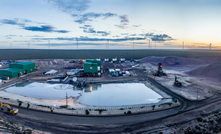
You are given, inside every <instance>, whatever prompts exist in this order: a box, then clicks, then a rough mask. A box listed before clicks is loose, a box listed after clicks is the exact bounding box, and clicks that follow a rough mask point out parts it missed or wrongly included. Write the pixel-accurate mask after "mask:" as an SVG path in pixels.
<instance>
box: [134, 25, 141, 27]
mask: <svg viewBox="0 0 221 134" xmlns="http://www.w3.org/2000/svg"><path fill="white" fill-rule="evenodd" d="M140 26H141V25H133V27H140Z"/></svg>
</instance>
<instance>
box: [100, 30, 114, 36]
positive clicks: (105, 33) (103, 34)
mask: <svg viewBox="0 0 221 134" xmlns="http://www.w3.org/2000/svg"><path fill="white" fill-rule="evenodd" d="M97 33H98V34H101V35H102V36H107V35H110V34H111V33H110V32H106V31H97Z"/></svg>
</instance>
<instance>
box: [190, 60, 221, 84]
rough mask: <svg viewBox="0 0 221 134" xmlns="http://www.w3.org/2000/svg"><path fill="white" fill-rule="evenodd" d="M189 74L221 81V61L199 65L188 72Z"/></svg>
mask: <svg viewBox="0 0 221 134" xmlns="http://www.w3.org/2000/svg"><path fill="white" fill-rule="evenodd" d="M187 74H190V75H193V76H198V77H207V78H211V79H214V80H218V81H221V62H216V63H212V64H209V65H207V66H203V67H199V68H197V69H194V70H192V71H189V72H187Z"/></svg>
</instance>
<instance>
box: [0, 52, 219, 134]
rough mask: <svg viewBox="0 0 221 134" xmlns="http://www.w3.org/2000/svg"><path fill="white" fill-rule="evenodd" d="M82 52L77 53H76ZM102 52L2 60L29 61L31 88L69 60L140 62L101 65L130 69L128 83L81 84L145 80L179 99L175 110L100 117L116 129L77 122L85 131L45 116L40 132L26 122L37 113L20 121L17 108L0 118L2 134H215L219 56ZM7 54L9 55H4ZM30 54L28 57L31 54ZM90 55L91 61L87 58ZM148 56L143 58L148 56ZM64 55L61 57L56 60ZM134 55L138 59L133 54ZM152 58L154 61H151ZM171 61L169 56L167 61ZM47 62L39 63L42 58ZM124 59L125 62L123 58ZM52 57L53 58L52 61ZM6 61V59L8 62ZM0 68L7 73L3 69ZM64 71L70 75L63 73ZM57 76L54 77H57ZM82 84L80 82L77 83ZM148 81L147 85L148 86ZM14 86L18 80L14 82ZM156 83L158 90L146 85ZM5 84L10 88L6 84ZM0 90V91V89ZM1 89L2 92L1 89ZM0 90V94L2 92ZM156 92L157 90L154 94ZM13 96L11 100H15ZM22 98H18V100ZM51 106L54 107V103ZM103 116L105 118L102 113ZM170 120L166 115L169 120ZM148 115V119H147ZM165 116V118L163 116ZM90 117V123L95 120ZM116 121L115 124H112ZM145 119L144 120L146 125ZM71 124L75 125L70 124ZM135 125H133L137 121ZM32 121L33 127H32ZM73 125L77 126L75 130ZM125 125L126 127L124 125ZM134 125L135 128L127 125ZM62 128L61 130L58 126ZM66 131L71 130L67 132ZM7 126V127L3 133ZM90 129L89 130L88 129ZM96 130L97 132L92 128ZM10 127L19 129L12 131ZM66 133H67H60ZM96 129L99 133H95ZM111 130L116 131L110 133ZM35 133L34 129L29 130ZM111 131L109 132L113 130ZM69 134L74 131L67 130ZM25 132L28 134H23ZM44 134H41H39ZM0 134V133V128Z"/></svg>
mask: <svg viewBox="0 0 221 134" xmlns="http://www.w3.org/2000/svg"><path fill="white" fill-rule="evenodd" d="M81 51H83V50H81ZM114 51H115V50H107V51H106V53H105V52H102V51H101V50H86V51H84V53H78V52H76V53H73V55H72V54H71V53H72V52H74V50H70V51H68V50H48V52H46V50H30V52H28V50H20V51H18V52H17V53H15V54H19V55H18V56H15V55H12V56H11V57H10V59H7V58H6V56H8V53H7V54H6V53H5V52H4V54H5V55H4V56H3V55H0V56H2V57H1V58H2V60H3V61H5V60H12V59H13V60H16V61H18V62H20V61H32V62H35V63H36V65H37V66H39V67H40V69H39V71H38V72H37V73H35V74H33V75H31V76H28V78H29V80H30V81H31V82H45V81H46V80H47V79H50V78H53V77H55V76H43V75H41V73H42V72H44V71H48V70H50V69H56V70H59V72H58V73H64V72H65V71H68V69H65V68H64V67H66V66H72V65H73V63H70V62H69V61H70V60H73V59H75V60H77V59H79V58H83V59H86V58H102V57H105V58H106V57H108V58H109V57H111V58H112V57H118V58H120V57H121V56H122V57H125V58H129V59H130V58H133V59H137V60H139V61H140V63H137V62H125V63H108V64H107V63H103V65H104V67H105V66H107V68H108V67H110V68H130V67H132V66H136V67H135V68H134V69H133V71H131V73H132V74H133V77H127V78H123V77H112V76H110V75H109V74H108V73H105V74H104V75H103V77H101V78H86V79H87V81H88V82H95V83H96V82H110V81H111V82H126V81H136V82H137V81H140V80H141V81H143V80H147V82H146V83H147V85H148V86H150V87H151V86H155V87H159V85H162V86H163V87H161V89H165V90H168V91H169V92H171V93H175V94H176V96H177V97H181V98H182V99H181V100H184V101H183V102H182V101H181V106H179V107H174V108H171V109H168V110H167V109H166V110H162V111H160V110H159V111H152V112H150V113H148V112H147V113H141V114H134V115H133V114H132V115H127V116H118V117H116V118H115V117H102V118H104V120H106V119H107V118H109V121H110V122H117V121H119V122H124V123H125V121H128V123H125V124H127V125H123V123H119V122H118V123H119V124H120V125H119V124H118V123H116V124H111V123H110V124H108V122H103V121H101V120H102V118H99V117H98V118H99V119H97V121H95V122H96V123H98V124H99V123H105V124H108V125H107V126H103V125H102V126H99V125H98V124H97V125H96V126H94V125H93V121H92V120H93V118H92V117H88V120H87V119H86V118H87V117H82V119H83V120H84V121H88V122H90V124H87V125H86V122H84V123H85V124H83V123H82V121H81V120H80V118H81V117H75V116H73V117H71V118H73V119H72V120H71V121H70V124H67V123H62V120H67V119H68V118H69V117H65V116H63V115H62V116H63V117H62V118H64V119H62V118H60V117H59V116H58V117H56V116H55V115H54V114H53V115H48V114H47V113H42V115H41V116H42V117H47V116H51V117H54V119H44V123H43V124H45V126H42V125H39V122H40V121H39V120H41V119H42V117H39V118H38V117H33V118H32V116H33V115H34V114H36V113H38V112H35V111H32V112H30V113H28V114H27V115H28V117H26V115H25V113H26V112H27V111H28V110H26V109H24V108H21V113H20V115H18V116H17V117H16V116H15V117H12V118H11V117H10V116H9V115H4V114H3V113H1V115H2V119H1V122H0V123H1V126H0V127H2V128H3V129H5V128H6V129H8V130H10V131H9V133H10V132H13V131H14V132H17V131H18V132H22V131H23V130H22V128H23V127H21V126H22V125H23V124H25V125H24V126H25V127H24V130H27V129H30V130H32V131H33V132H34V131H37V130H36V129H40V130H41V131H38V133H46V131H49V132H52V133H56V131H57V132H63V133H73V132H74V133H144V134H146V133H151V134H154V133H163V134H164V133H165V134H170V133H172V134H184V133H219V132H220V126H219V124H220V119H221V116H220V115H221V114H220V113H221V111H220V104H221V100H220V94H221V88H220V87H221V84H220V83H221V77H220V76H221V69H220V67H221V57H220V56H221V54H220V51H212V52H211V51H205V50H203V51H202V50H201V51H199V50H188V51H187V50H178V51H175V50H160V51H156V50H153V51H150V50H126V51H123V50H117V51H115V52H114ZM7 52H10V53H12V50H10V51H7ZM31 52H32V53H31ZM94 52H96V54H94V55H93V53H94ZM148 52H149V53H148ZM61 53H62V54H63V53H64V55H62V54H61ZM138 53H139V54H138ZM153 55H154V56H153ZM171 55H172V56H171ZM44 56H45V57H47V58H43V57H44ZM126 56H127V57H126ZM53 57H55V58H53ZM8 58H9V57H8ZM159 62H160V63H162V64H163V71H164V72H165V73H166V74H167V76H162V77H157V76H154V75H153V74H154V73H155V72H156V70H157V64H158V63H159ZM1 68H7V66H6V65H4V66H3V67H1ZM69 70H70V69H69ZM58 73H57V74H58ZM175 76H177V77H178V80H179V81H180V82H182V84H183V85H182V87H176V86H174V85H173V82H174V78H175ZM80 79H84V78H80ZM148 79H152V80H150V81H148ZM16 81H18V80H16ZM152 81H156V82H157V83H159V84H157V85H158V86H157V85H156V84H155V83H152ZM9 83H12V81H11V82H9ZM0 86H1V85H0ZM2 87H3V86H2ZM2 89H3V88H2ZM155 90H159V89H157V88H156V89H155ZM5 96H6V97H7V98H8V97H10V93H5ZM15 96H16V95H15ZM22 98H23V99H24V97H22V96H20V99H22ZM29 99H30V100H34V101H35V102H37V101H38V102H39V103H41V102H40V101H39V100H37V99H34V98H29ZM41 101H42V102H44V103H46V102H47V104H48V105H50V103H54V102H52V101H51V100H50V101H48V100H46V99H45V100H43V99H42V100H41ZM68 101H72V102H74V101H75V100H73V99H71V98H69V100H68ZM59 102H62V103H63V102H65V99H62V100H60V101H59ZM59 102H57V103H59ZM104 113H105V112H104ZM170 114H171V115H170ZM149 115H152V116H149ZM166 115H167V116H166ZM23 117H25V120H27V121H28V120H33V123H32V124H31V125H28V124H27V123H25V121H24V120H21V119H22V118H23ZM95 118H96V117H94V119H95ZM117 118H118V119H117ZM146 118H147V119H146ZM56 119H59V124H62V127H61V128H57V125H55V124H54V123H55V122H56ZM74 119H76V121H75V122H73V120H74ZM138 120H139V121H140V122H139V121H138ZM34 121H36V122H34ZM47 122H50V123H49V124H50V125H51V126H53V130H51V131H50V129H49V128H48V127H49V126H50V125H49V124H47ZM78 122H79V124H78ZM129 122H130V123H129ZM131 122H136V123H131ZM64 124H65V125H64ZM70 125H71V126H70ZM8 126H9V127H8ZM89 126H90V127H91V128H93V129H92V130H89V129H88V127H89ZM98 126H99V127H98ZM16 127H21V129H17V128H16ZM65 127H67V130H64V128H65ZM100 127H102V129H101V128H100ZM115 127H116V128H115ZM34 128H36V129H34ZM113 128H115V129H113ZM73 129H75V130H73ZM28 131H29V130H28ZM42 131H45V132H42ZM0 132H1V128H0ZM2 132H3V131H2Z"/></svg>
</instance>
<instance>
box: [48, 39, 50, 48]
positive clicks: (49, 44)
mask: <svg viewBox="0 0 221 134" xmlns="http://www.w3.org/2000/svg"><path fill="white" fill-rule="evenodd" d="M50 47H51V46H50V40H48V49H50Z"/></svg>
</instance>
